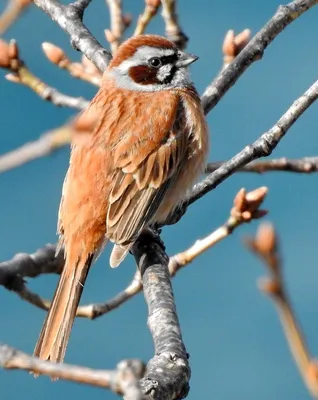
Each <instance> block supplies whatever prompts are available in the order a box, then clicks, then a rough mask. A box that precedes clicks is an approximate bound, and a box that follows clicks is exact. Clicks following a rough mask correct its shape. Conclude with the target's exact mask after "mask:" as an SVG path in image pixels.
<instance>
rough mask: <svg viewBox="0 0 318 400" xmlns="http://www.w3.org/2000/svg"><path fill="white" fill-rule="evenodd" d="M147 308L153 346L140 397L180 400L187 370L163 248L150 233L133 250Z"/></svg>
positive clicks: (141, 383) (186, 380)
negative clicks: (142, 395) (153, 350)
mask: <svg viewBox="0 0 318 400" xmlns="http://www.w3.org/2000/svg"><path fill="white" fill-rule="evenodd" d="M132 253H133V255H134V256H135V259H136V262H137V264H138V268H139V270H140V273H141V276H142V281H143V287H144V295H145V299H146V302H147V305H148V315H149V316H148V326H149V329H150V331H151V334H152V338H153V341H154V345H155V356H154V357H153V358H152V359H151V360H150V361H149V363H148V365H147V369H146V374H145V376H144V378H143V379H142V380H141V381H140V385H141V389H142V392H143V394H145V395H146V394H147V395H151V397H152V398H154V399H158V400H159V399H160V400H163V399H178V398H183V397H185V396H186V395H187V393H188V391H189V379H190V374H191V373H190V367H189V364H188V355H187V353H186V349H185V346H184V344H183V341H182V336H181V330H180V325H179V320H178V316H177V312H176V306H175V303H174V297H173V292H172V287H171V282H170V276H169V270H168V261H169V258H168V256H167V255H166V253H165V251H164V245H163V243H162V242H161V241H160V238H159V236H157V237H154V234H153V233H152V232H149V231H147V232H145V233H143V234H141V236H140V237H139V239H138V240H137V242H136V243H135V245H134V246H133V250H132Z"/></svg>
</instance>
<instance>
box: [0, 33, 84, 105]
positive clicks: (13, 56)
mask: <svg viewBox="0 0 318 400" xmlns="http://www.w3.org/2000/svg"><path fill="white" fill-rule="evenodd" d="M0 68H4V69H7V70H9V71H11V72H12V73H10V74H8V75H7V76H6V78H7V79H8V80H9V81H11V82H14V83H20V84H23V85H25V86H27V87H29V88H30V89H31V90H33V91H34V92H35V93H36V94H37V95H38V96H40V97H41V98H42V99H44V100H47V101H50V102H51V103H53V104H54V105H56V106H60V107H72V108H76V109H79V110H82V109H84V108H85V107H86V106H87V105H88V101H87V100H85V99H84V98H82V97H72V96H68V95H65V94H63V93H60V92H58V91H57V90H56V89H55V88H52V87H50V86H49V85H47V84H46V83H44V82H43V81H41V80H40V79H39V78H38V77H37V76H35V75H33V73H32V72H31V71H30V70H29V69H28V67H27V66H26V64H25V63H24V61H23V60H21V58H20V54H19V48H18V46H17V43H16V42H15V41H14V40H12V41H11V42H10V43H6V42H5V41H3V40H1V39H0Z"/></svg>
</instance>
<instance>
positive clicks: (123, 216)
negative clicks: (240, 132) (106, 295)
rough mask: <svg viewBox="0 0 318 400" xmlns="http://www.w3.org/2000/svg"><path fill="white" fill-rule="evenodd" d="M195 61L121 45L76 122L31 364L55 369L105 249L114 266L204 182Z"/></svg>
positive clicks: (162, 42) (166, 47)
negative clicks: (47, 297) (55, 266)
mask: <svg viewBox="0 0 318 400" xmlns="http://www.w3.org/2000/svg"><path fill="white" fill-rule="evenodd" d="M197 59H198V57H197V56H194V55H192V54H189V53H186V52H184V51H181V50H180V49H179V48H178V47H177V46H176V45H175V44H174V43H173V42H171V41H169V40H168V39H166V38H164V37H161V36H157V35H140V36H136V37H132V38H130V39H128V40H126V41H125V42H123V43H122V44H121V46H120V47H119V48H118V50H117V52H116V53H115V55H114V57H113V58H112V60H111V62H110V63H109V65H108V67H107V68H106V70H105V72H104V74H103V77H102V83H101V87H100V89H99V90H98V92H97V93H96V95H95V97H94V98H93V99H92V101H91V102H90V104H89V105H88V106H87V108H86V109H85V110H84V111H83V112H82V114H80V115H79V116H78V118H77V120H76V122H75V124H77V126H81V124H82V125H83V124H84V125H85V121H86V122H87V121H92V128H91V129H90V132H87V131H86V132H83V131H81V130H80V129H78V132H75V133H74V135H73V138H72V144H71V155H70V163H69V168H68V171H67V173H66V176H65V180H64V184H63V189H62V197H61V202H60V208H59V216H58V234H59V245H58V249H61V248H64V257H65V264H64V268H63V270H62V273H61V276H60V280H59V283H58V286H57V289H56V292H55V295H54V298H53V301H52V304H51V306H50V309H49V311H48V313H47V316H46V319H45V321H44V324H43V327H42V330H41V332H40V335H39V338H38V341H37V344H36V347H35V350H34V355H35V356H36V357H39V358H40V359H42V360H49V361H51V362H54V363H57V362H63V360H64V357H65V352H66V347H67V344H68V340H69V337H70V333H71V329H72V326H73V322H74V319H75V316H76V310H77V307H78V305H79V301H80V297H81V294H82V291H83V287H84V284H85V280H86V277H87V274H88V272H89V269H90V267H91V265H92V264H93V263H94V261H95V260H96V258H97V257H98V255H99V254H100V252H101V251H102V250H103V248H104V246H105V245H106V244H107V242H113V243H114V247H113V250H112V253H111V256H110V266H111V267H117V266H118V265H119V264H120V263H121V262H122V261H123V260H124V258H125V257H126V255H127V254H128V253H129V250H130V249H131V247H132V246H133V244H134V242H135V241H136V239H137V238H138V236H139V235H140V234H141V232H142V231H143V230H144V229H148V228H149V227H151V226H154V225H155V224H157V223H160V222H161V223H162V222H164V221H165V220H166V218H167V217H168V215H169V214H170V213H171V212H172V211H173V210H174V209H175V208H176V207H177V206H178V205H180V203H181V202H182V200H184V198H185V196H186V194H187V192H188V190H190V189H191V187H192V186H193V184H194V183H195V182H196V181H197V179H198V178H199V176H200V174H202V173H203V171H204V169H205V166H206V158H207V153H208V149H209V132H208V127H207V123H206V120H205V116H204V111H203V108H202V105H201V102H200V97H199V95H198V93H197V91H196V89H195V87H194V85H193V83H192V81H191V79H190V76H189V72H188V66H189V65H190V64H192V63H193V62H195V61H196V60H197Z"/></svg>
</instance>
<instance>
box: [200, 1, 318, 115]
mask: <svg viewBox="0 0 318 400" xmlns="http://www.w3.org/2000/svg"><path fill="white" fill-rule="evenodd" d="M317 3H318V0H295V1H292V2H291V3H289V4H287V5H285V6H280V7H279V8H278V10H277V12H276V13H275V14H274V16H273V17H272V18H271V19H270V20H269V21H268V23H267V24H266V25H265V26H264V27H263V28H262V29H261V30H260V31H259V32H258V33H257V34H256V35H255V36H254V37H253V38H252V39H251V41H250V42H249V43H248V44H247V45H246V47H245V48H244V49H243V50H242V51H241V53H240V54H239V55H238V56H237V57H236V58H235V60H234V61H233V62H232V63H231V64H229V66H228V67H227V68H225V70H224V71H223V72H222V73H221V74H220V75H219V76H218V77H217V78H216V79H215V80H214V81H213V82H212V83H211V85H209V86H208V87H207V88H206V90H205V92H204V93H203V95H202V97H201V101H202V104H203V107H204V110H205V113H206V114H207V113H208V112H210V111H211V109H212V108H213V107H214V106H215V105H216V104H217V103H218V102H219V101H220V99H221V98H222V97H223V96H224V94H225V93H226V92H227V91H228V90H229V89H230V88H231V87H232V86H233V85H234V84H235V82H236V81H237V80H238V78H239V77H240V76H241V75H242V74H243V72H244V71H245V70H246V69H247V68H248V67H249V66H250V65H251V64H252V63H253V62H255V61H257V60H260V59H261V58H262V56H263V53H264V51H265V49H266V48H267V46H268V45H269V44H270V43H271V42H272V41H273V40H274V39H275V37H276V36H277V35H278V34H279V33H280V32H282V31H283V30H284V29H285V28H286V26H287V25H289V24H290V23H292V22H293V21H294V20H295V19H296V18H298V17H300V16H301V15H302V14H303V13H304V12H305V11H307V10H308V9H309V8H311V7H313V6H314V5H316V4H317Z"/></svg>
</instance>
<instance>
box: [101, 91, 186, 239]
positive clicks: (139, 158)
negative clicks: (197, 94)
mask: <svg viewBox="0 0 318 400" xmlns="http://www.w3.org/2000/svg"><path fill="white" fill-rule="evenodd" d="M166 97H167V98H166V99H163V101H162V102H161V103H160V104H161V106H160V108H159V107H158V106H157V104H158V103H156V102H155V101H151V102H149V104H147V105H146V106H144V107H143V112H142V113H141V112H140V109H139V110H138V109H136V110H135V113H134V115H136V116H137V118H134V119H133V120H134V121H135V122H134V123H131V125H130V127H129V130H128V131H127V132H126V133H125V134H121V135H117V137H118V136H119V137H120V140H118V141H117V142H116V144H115V145H113V152H114V153H113V157H114V159H113V161H114V164H113V165H114V181H113V182H114V184H113V187H112V190H111V192H110V196H109V199H108V212H107V220H106V232H107V233H106V236H107V237H108V238H109V239H110V240H112V241H114V242H115V243H117V244H122V243H129V242H131V241H132V240H134V238H135V237H136V236H137V235H138V234H139V233H140V231H141V230H142V228H143V227H144V226H145V225H146V224H147V223H148V222H149V221H150V220H151V218H152V217H153V216H154V214H155V213H156V211H157V209H158V207H159V205H160V203H161V202H162V200H163V198H164V196H165V194H166V192H167V190H168V189H169V187H170V186H171V185H173V184H174V180H175V178H176V176H177V173H178V169H179V167H180V162H181V160H182V159H183V158H184V156H185V153H186V150H187V144H188V143H187V141H188V138H187V135H186V134H185V132H184V131H185V127H186V119H185V117H184V116H185V113H184V109H183V104H182V101H181V99H180V98H179V97H178V96H173V97H172V96H170V97H169V96H168V95H167V96H166ZM138 111H139V112H138Z"/></svg>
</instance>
